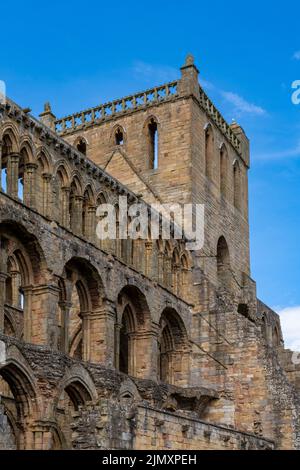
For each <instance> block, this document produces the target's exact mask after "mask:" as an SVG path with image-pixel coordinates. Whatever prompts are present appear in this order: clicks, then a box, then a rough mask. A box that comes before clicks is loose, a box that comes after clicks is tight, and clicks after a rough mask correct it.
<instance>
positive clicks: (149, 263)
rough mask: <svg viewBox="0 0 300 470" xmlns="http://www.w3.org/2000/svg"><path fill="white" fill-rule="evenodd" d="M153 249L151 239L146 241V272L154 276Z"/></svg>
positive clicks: (149, 275)
mask: <svg viewBox="0 0 300 470" xmlns="http://www.w3.org/2000/svg"><path fill="white" fill-rule="evenodd" d="M152 250H153V244H152V242H151V241H149V240H148V241H146V243H145V274H146V276H148V277H154V276H153V272H152Z"/></svg>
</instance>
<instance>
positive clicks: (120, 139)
mask: <svg viewBox="0 0 300 470" xmlns="http://www.w3.org/2000/svg"><path fill="white" fill-rule="evenodd" d="M115 144H116V145H124V135H123V132H122V130H121V129H120V127H118V129H117V130H116V133H115Z"/></svg>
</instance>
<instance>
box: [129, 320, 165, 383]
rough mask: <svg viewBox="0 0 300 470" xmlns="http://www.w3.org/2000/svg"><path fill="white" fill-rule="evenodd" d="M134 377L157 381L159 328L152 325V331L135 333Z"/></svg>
mask: <svg viewBox="0 0 300 470" xmlns="http://www.w3.org/2000/svg"><path fill="white" fill-rule="evenodd" d="M131 342H132V343H133V350H132V351H131V353H132V355H133V371H132V372H133V375H134V376H136V377H138V378H141V379H151V380H156V378H157V355H158V347H157V345H158V326H157V325H154V324H153V325H152V326H151V329H150V331H141V332H136V333H133V338H132V340H131V341H130V343H131Z"/></svg>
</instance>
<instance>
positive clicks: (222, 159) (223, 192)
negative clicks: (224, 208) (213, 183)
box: [220, 144, 228, 197]
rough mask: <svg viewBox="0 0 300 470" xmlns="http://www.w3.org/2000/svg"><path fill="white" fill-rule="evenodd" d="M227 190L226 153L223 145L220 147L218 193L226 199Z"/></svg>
mask: <svg viewBox="0 0 300 470" xmlns="http://www.w3.org/2000/svg"><path fill="white" fill-rule="evenodd" d="M227 189H228V151H227V147H226V145H225V144H222V145H221V147H220V192H221V195H223V196H224V197H226V195H227Z"/></svg>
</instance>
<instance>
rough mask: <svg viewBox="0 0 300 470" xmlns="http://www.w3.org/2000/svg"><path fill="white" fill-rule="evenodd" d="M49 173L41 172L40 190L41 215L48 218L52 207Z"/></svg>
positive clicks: (50, 176)
mask: <svg viewBox="0 0 300 470" xmlns="http://www.w3.org/2000/svg"><path fill="white" fill-rule="evenodd" d="M51 178H52V175H51V173H43V174H42V179H43V181H42V185H43V187H42V191H43V207H42V211H43V215H44V216H45V217H48V218H49V219H50V218H51V216H52V208H51V196H50V195H51V185H50V183H51Z"/></svg>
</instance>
